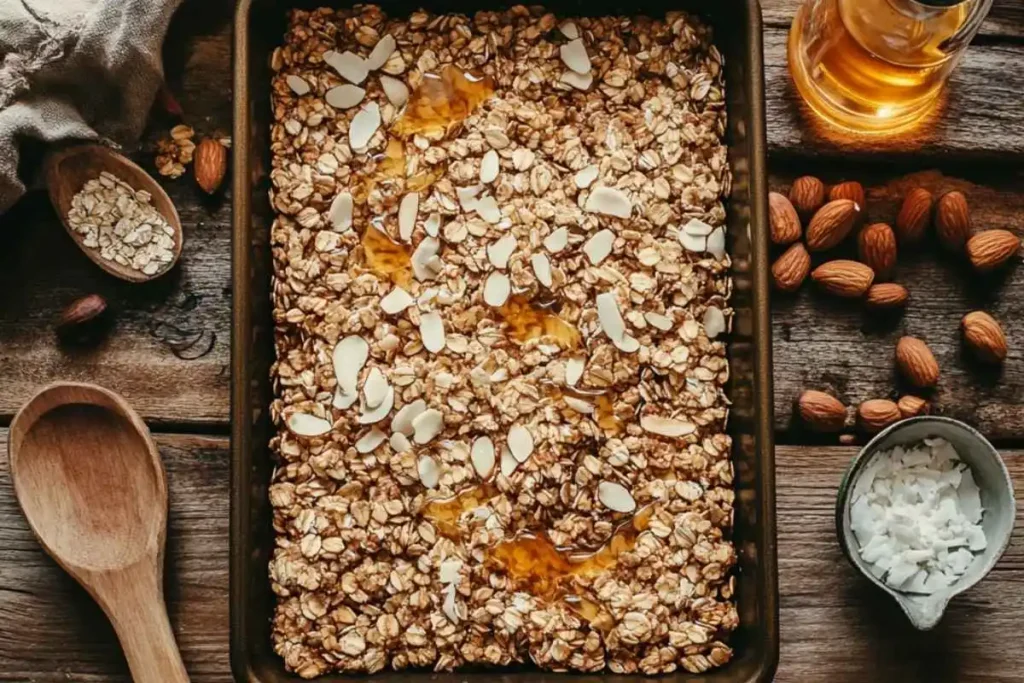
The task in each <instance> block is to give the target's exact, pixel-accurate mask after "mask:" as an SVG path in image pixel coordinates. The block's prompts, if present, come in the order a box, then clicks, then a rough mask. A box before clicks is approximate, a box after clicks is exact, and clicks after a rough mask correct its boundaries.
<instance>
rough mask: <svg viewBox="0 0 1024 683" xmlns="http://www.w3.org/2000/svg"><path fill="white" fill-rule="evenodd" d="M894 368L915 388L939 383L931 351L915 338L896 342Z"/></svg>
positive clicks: (937, 367) (937, 371)
mask: <svg viewBox="0 0 1024 683" xmlns="http://www.w3.org/2000/svg"><path fill="white" fill-rule="evenodd" d="M896 367H898V368H899V370H900V372H901V373H903V376H904V377H906V378H907V380H908V381H909V382H910V383H911V384H913V385H914V386H916V387H921V388H928V387H933V386H935V384H936V382H938V381H939V364H938V362H937V361H936V360H935V356H934V355H933V354H932V350H931V349H929V348H928V345H927V344H925V343H924V342H923V341H921V340H920V339H917V338H916V337H903V338H901V339H900V340H899V342H897V344H896Z"/></svg>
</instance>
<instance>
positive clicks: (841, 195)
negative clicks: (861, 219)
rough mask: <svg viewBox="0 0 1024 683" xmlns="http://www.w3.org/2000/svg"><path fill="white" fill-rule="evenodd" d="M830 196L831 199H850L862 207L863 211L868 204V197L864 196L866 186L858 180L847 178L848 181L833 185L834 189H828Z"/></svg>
mask: <svg viewBox="0 0 1024 683" xmlns="http://www.w3.org/2000/svg"><path fill="white" fill-rule="evenodd" d="M828 198H829V201H835V200H837V199H850V200H852V201H853V202H854V203H856V204H857V206H859V207H860V210H861V211H862V212H863V211H864V208H865V207H866V206H867V199H866V198H865V196H864V186H863V185H861V184H860V183H858V182H857V181H856V180H847V181H846V182H843V183H839V184H838V185H833V186H832V189H831V190H829V191H828ZM862 215H863V214H862Z"/></svg>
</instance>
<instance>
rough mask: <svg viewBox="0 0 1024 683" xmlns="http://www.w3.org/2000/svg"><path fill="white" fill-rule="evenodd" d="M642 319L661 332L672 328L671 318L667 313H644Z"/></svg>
mask: <svg viewBox="0 0 1024 683" xmlns="http://www.w3.org/2000/svg"><path fill="white" fill-rule="evenodd" d="M644 320H646V321H647V322H649V323H650V324H651V325H653V326H654V327H656V328H658V329H659V330H661V331H663V332H667V331H668V330H671V329H672V318H669V317H668V316H667V315H662V314H661V313H654V312H648V313H644Z"/></svg>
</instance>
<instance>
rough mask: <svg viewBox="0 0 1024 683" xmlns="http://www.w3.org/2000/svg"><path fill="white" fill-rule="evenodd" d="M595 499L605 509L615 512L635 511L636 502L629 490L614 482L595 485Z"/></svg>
mask: <svg viewBox="0 0 1024 683" xmlns="http://www.w3.org/2000/svg"><path fill="white" fill-rule="evenodd" d="M597 499H598V500H599V501H601V504H602V505H604V506H605V507H606V508H608V509H609V510H613V511H615V512H633V510H636V501H635V500H633V496H632V495H631V494H630V492H629V490H628V489H627V488H626V487H625V486H623V485H622V484H619V483H616V482H614V481H602V482H601V483H599V484H598V485H597Z"/></svg>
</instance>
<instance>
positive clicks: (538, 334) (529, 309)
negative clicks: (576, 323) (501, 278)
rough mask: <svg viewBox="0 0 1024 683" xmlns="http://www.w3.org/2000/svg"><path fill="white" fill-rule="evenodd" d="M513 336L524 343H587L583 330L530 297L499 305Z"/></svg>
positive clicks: (571, 345)
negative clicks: (584, 339) (538, 341)
mask: <svg viewBox="0 0 1024 683" xmlns="http://www.w3.org/2000/svg"><path fill="white" fill-rule="evenodd" d="M498 314H499V315H500V316H501V319H502V320H503V321H504V322H505V325H506V332H507V334H508V336H509V337H511V338H512V339H515V340H516V341H518V342H520V343H525V342H528V341H530V340H532V339H548V340H550V341H552V342H554V343H556V344H558V346H560V347H562V348H563V349H567V350H569V349H577V348H579V347H580V346H581V345H582V343H583V337H582V336H581V335H580V333H579V330H577V329H576V328H575V327H573V326H572V325H570V324H569V323H567V322H566V321H564V320H562V319H561V318H560V317H558V315H556V314H555V313H552V312H551V311H549V310H547V309H545V308H542V307H540V306H538V305H535V304H534V303H533V302H531V301H530V300H529V299H528V298H527V297H525V296H521V295H518V294H517V295H515V296H512V297H509V300H508V301H506V302H505V304H504V305H503V306H501V307H499V308H498Z"/></svg>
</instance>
